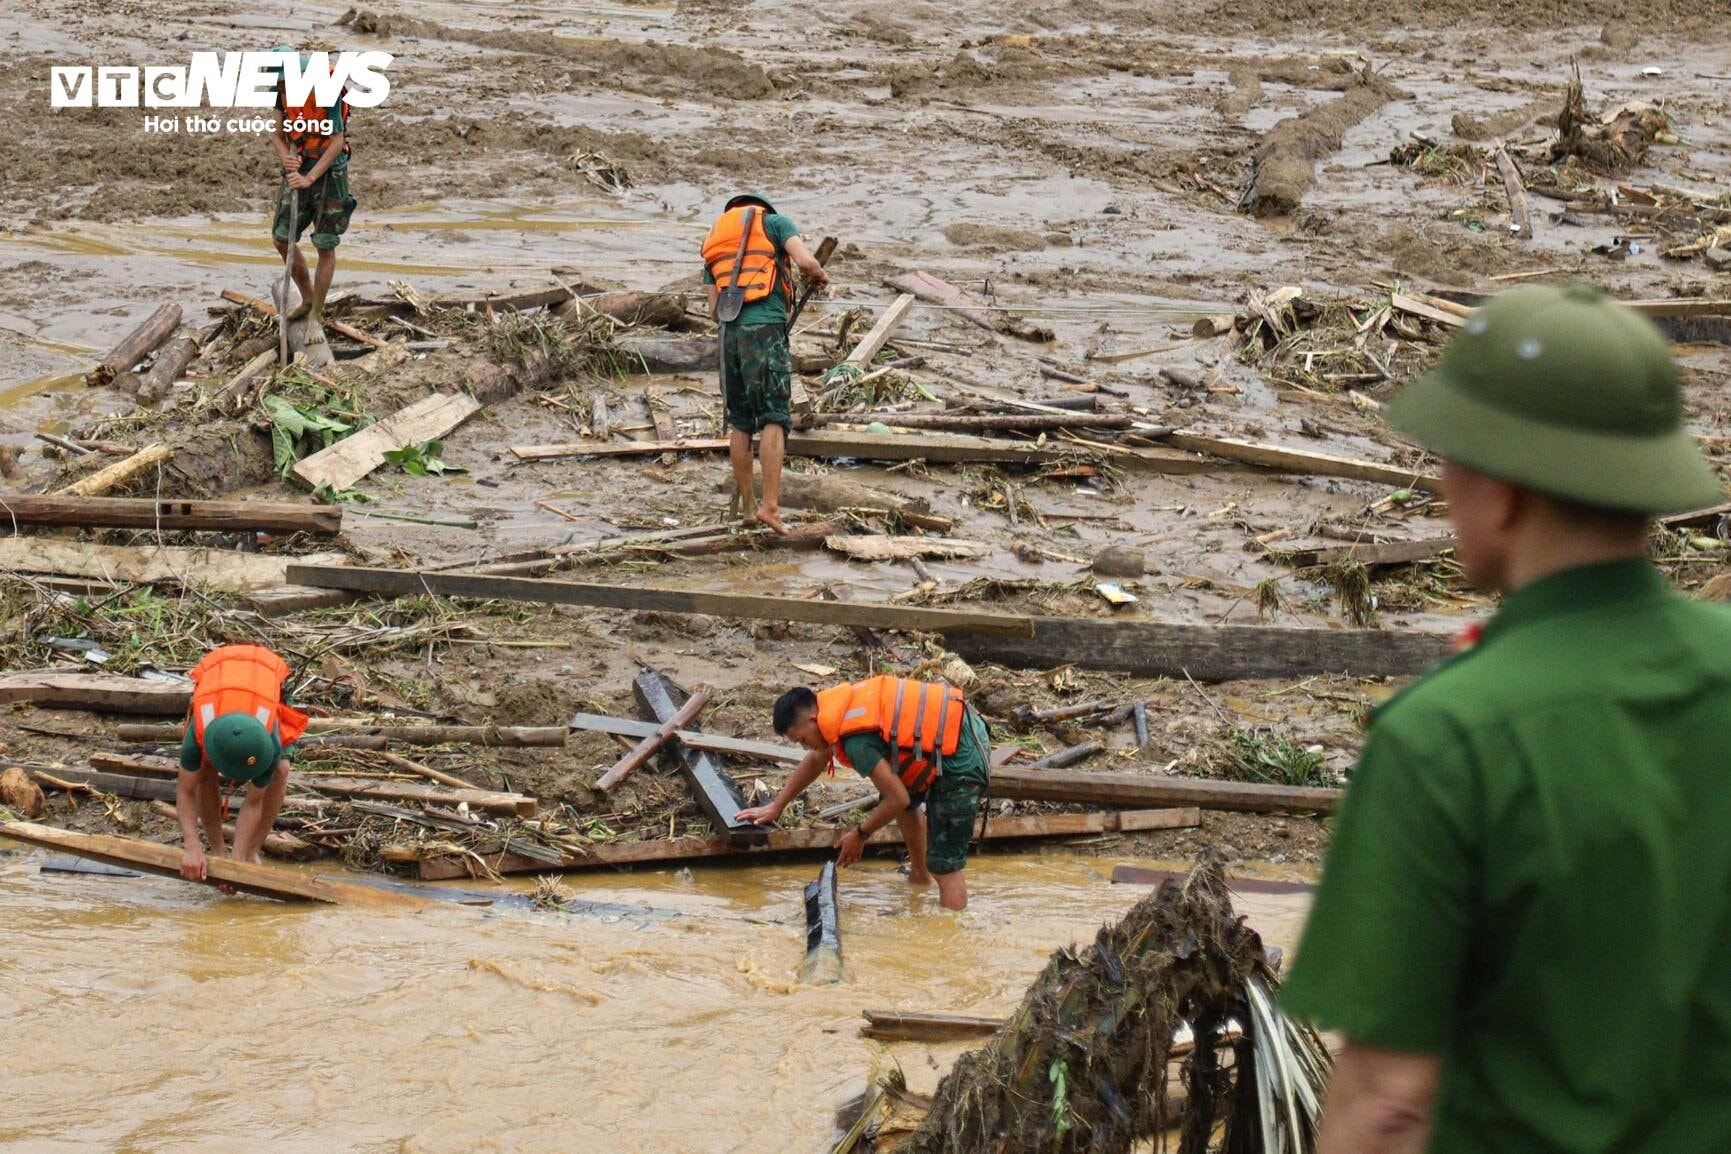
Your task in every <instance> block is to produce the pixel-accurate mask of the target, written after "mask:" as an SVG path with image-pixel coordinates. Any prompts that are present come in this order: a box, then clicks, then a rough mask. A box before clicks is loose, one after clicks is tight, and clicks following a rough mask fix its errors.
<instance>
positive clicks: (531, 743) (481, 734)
mask: <svg viewBox="0 0 1731 1154" xmlns="http://www.w3.org/2000/svg"><path fill="white" fill-rule="evenodd" d="M181 712H182V713H184V712H186V706H185V704H184V703H183V704H182V706H181ZM181 732H182V730H181V727H174V726H167V725H138V724H122V725H120V726H117V727H116V729H115V734H116V736H118V737H119V738H120V740H122V741H171V740H172V741H179V740H180V735H181ZM307 733H308V735H309V736H322V735H330V734H339V733H340V734H344V735H352V736H372V737H383V738H385V739H386V740H387V741H394V742H396V743H397V744H399V745H447V744H449V745H483V746H494V747H504V748H512V749H525V748H546V747H550V746H562V745H564V744H565V735H566V730H565V727H564V726H560V725H515V726H512V725H392V724H388V723H380V722H372V721H358V720H353V719H346V718H345V719H332V718H314V719H313V720H312V722H311V724H310V725H309V726H308V727H307Z"/></svg>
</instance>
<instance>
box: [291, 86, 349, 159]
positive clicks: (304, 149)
mask: <svg viewBox="0 0 1731 1154" xmlns="http://www.w3.org/2000/svg"><path fill="white" fill-rule="evenodd" d="M343 93H344V96H341V97H338V107H339V109H340V111H341V112H342V118H343V155H344V156H347V155H349V153H350V152H352V151H354V150H353V149H351V148H350V147H349V133H348V127H349V102H348V100H347V99H346V96H347V93H348V89H347V88H345V89H343ZM287 104H288V93H287V91H286V90H285V89H284V88H283V86H282V85H280V84H279V85H278V86H277V90H276V106H277V108H278V109H280V110H281V111H282V114H283V124H284V125H285V127H284V128H283V135H284V136H285V137H287V138H288V141H289V143H290V144H292V145H294V147H295V151H297V152H299V153H300V154H301V158H302V160H306V159H309V158H310V159H311V160H312V161H313V162H314V163H317V161H318V159H319V157H321V156H323V155H324V154H325V149H327V148H329V147H330V145H331V137H330V136H327V135H325V134H323V133H320V132H313V131H310V130H307V129H299V130H297V129H293V128H289V127H286V126H287V125H289V124H291V123H293V122H294V121H297V120H302V121H305V120H329V119H330V110H329V109H325V108H321V107H319V103H318V101H317V100H315V99H313V97H312V96H311V94H309V95H308V96H307V102H306V103H305V104H303V105H301V106H300V107H299V108H289V107H287Z"/></svg>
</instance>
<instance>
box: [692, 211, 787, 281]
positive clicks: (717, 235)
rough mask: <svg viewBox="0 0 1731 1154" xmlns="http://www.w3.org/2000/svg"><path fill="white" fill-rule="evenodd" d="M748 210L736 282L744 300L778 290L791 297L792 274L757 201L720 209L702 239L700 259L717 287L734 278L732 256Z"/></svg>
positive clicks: (735, 252) (737, 250)
mask: <svg viewBox="0 0 1731 1154" xmlns="http://www.w3.org/2000/svg"><path fill="white" fill-rule="evenodd" d="M747 212H749V213H751V235H750V236H749V237H748V238H747V239H746V242H745V255H744V256H743V257H741V258H740V261H739V284H740V287H742V288H744V289H745V302H746V303H747V304H750V303H751V302H752V301H760V300H762V299H763V298H765V297H767V296H768V295H769V294H770V293H772V292H776V291H780V293H781V295H782V296H784V297H786V298H787V299H788V300H789V301H792V300H793V277H792V276H790V275H789V274H788V270H787V267H786V263H787V258H786V257H785V256H781V255H778V254H777V253H776V251H775V242H774V241H772V240H770V239H769V233H767V232H765V231H764V228H763V218H764V217H765V216H767V215H769V214H768V213H767V212H766V211H765V209H764V207H763V206H762V205H760V204H742V205H740V206H739V207H737V208H730V209H728V210H727V211H726V212H724V213H722V214H721V216H720V217H719V218H717V220H716V222H715V227H713V228H711V229H710V230H709V236H708V237H707V238H706V239H705V240H704V242H703V263H704V265H705V266H706V267H708V269H709V275H710V276H712V277H714V278H715V283H716V285H717V287H719V288H723V289H725V288H727V287H728V285H729V284H731V283H732V281H733V259H734V256H735V255H736V254H738V253H739V236H740V233H741V231H742V230H743V229H744V228H745V215H746V213H747Z"/></svg>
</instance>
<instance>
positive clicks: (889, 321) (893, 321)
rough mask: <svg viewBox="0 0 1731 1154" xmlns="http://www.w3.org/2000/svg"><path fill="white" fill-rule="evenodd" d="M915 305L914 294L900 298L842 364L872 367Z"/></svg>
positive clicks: (885, 311)
mask: <svg viewBox="0 0 1731 1154" xmlns="http://www.w3.org/2000/svg"><path fill="white" fill-rule="evenodd" d="M913 305H914V296H913V294H912V293H903V294H901V295H900V296H898V297H897V298H896V299H895V301H894V302H893V303H892V304H891V305H890V307H889V308H887V309H885V310H884V311H883V313H882V314H881V315H880V316H879V317H878V319H877V323H876V324H874V325H872V327H871V329H870V331H868V332H867V333H866V335H865V336H863V337H861V338H860V339H859V343H858V344H856V345H855V346H854V347H853V352H851V353H849V354H848V355H847V357H846V359H845V360H844V361H843V362H842V363H843V364H852V365H855V366H857V367H858V368H861V369H865V368H868V367H870V365H871V363H872V361H873V360H874V359H875V358H876V357H877V355H878V352H879V351H880V350H881V349H882V348H883V347H884V343H885V342H886V341H888V340H889V339H890V334H891V333H893V332H895V329H896V326H897V325H899V324H901V323H902V318H903V317H905V316H907V314H908V310H909V309H910V308H912V307H913Z"/></svg>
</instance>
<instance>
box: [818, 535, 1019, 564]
mask: <svg viewBox="0 0 1731 1154" xmlns="http://www.w3.org/2000/svg"><path fill="white" fill-rule="evenodd" d="M823 543H824V547H825V548H826V549H828V550H830V552H832V553H840V554H842V555H843V556H845V557H850V558H852V559H853V560H855V561H906V560H908V559H910V558H913V557H963V558H978V557H986V556H990V555H991V553H992V547H991V546H990V545H986V544H983V543H982V542H979V541H964V540H962V539H960V538H958V537H885V536H882V535H881V534H871V535H856V534H837V535H835V536H831V537H825V538H824V542H823Z"/></svg>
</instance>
